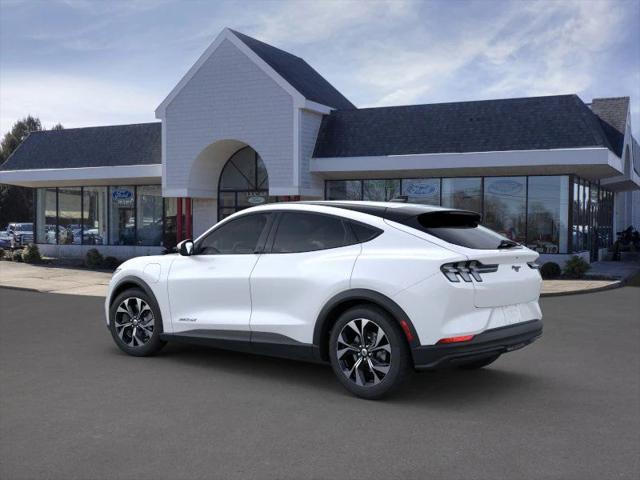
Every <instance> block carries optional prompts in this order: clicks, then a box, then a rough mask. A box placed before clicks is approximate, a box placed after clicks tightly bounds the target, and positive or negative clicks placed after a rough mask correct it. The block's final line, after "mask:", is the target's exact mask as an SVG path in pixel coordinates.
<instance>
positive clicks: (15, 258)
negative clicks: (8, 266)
mask: <svg viewBox="0 0 640 480" xmlns="http://www.w3.org/2000/svg"><path fill="white" fill-rule="evenodd" d="M11 260H13V261H14V262H22V252H21V251H20V250H15V251H14V252H13V253H12V254H11Z"/></svg>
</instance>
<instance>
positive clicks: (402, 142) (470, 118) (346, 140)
mask: <svg viewBox="0 0 640 480" xmlns="http://www.w3.org/2000/svg"><path fill="white" fill-rule="evenodd" d="M579 147H606V148H610V149H611V146H610V144H609V142H608V140H607V137H606V136H605V134H604V132H603V131H602V127H601V126H600V124H599V122H598V119H597V117H596V116H595V115H594V114H593V112H592V111H591V110H590V109H589V107H587V106H586V105H585V104H584V103H583V102H582V100H580V98H578V96H577V95H559V96H549V97H530V98H513V99H504V100H483V101H473V102H457V103H438V104H431V105H409V106H400V107H381V108H363V109H358V110H348V111H347V110H345V111H334V112H331V113H330V114H329V115H325V116H324V118H323V121H322V125H321V127H320V132H319V134H318V140H317V142H316V148H315V153H314V156H315V157H351V156H354V157H357V156H376V155H407V154H420V153H455V152H489V151H505V150H539V149H557V148H579Z"/></svg>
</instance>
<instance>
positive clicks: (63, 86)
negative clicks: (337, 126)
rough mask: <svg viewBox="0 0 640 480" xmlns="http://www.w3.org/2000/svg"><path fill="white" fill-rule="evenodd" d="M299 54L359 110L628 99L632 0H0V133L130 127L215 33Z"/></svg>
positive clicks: (638, 115) (636, 100) (638, 7)
mask: <svg viewBox="0 0 640 480" xmlns="http://www.w3.org/2000/svg"><path fill="white" fill-rule="evenodd" d="M225 26H228V27H231V28H234V29H237V30H239V31H241V32H243V33H246V34H248V35H251V36H254V37H256V38H258V39H260V40H263V41H266V42H268V43H271V44H273V45H275V46H277V47H279V48H282V49H284V50H287V51H289V52H291V53H294V54H296V55H298V56H301V57H303V58H304V59H305V60H307V62H309V63H310V64H311V65H312V66H313V67H314V68H315V69H316V70H318V71H319V72H320V73H321V74H322V75H324V76H325V77H326V78H327V79H328V80H329V81H330V82H331V83H333V84H334V85H335V86H336V87H337V88H338V89H339V90H340V91H341V92H342V93H343V94H344V95H346V96H347V97H348V98H349V99H350V100H351V101H352V102H353V103H355V104H356V105H357V106H359V107H366V106H382V105H402V104H414V103H434V102H446V101H460V100H476V99H487V98H506V97H519V96H532V95H553V94H563V93H577V94H579V95H580V96H581V98H582V99H583V100H584V101H587V102H588V101H590V100H591V99H592V98H593V97H604V96H623V95H629V96H631V97H632V115H633V116H632V124H633V127H634V128H633V129H634V133H635V135H636V136H638V132H640V0H616V1H588V0H578V1H544V2H543V1H540V2H526V1H524V0H523V1H491V0H483V1H462V0H460V1H456V0H451V1H443V2H441V1H412V0H406V1H403V0H396V1H367V2H364V1H356V2H351V1H341V2H338V1H335V2H334V1H331V0H324V1H321V0H316V1H310V2H307V1H302V0H298V1H268V0H263V1H258V2H253V1H245V2H240V1H213V0H211V1H198V0H180V1H178V0H138V1H136V0H128V1H118V0H111V1H107V0H104V1H89V0H65V1H45V0H41V1H38V0H0V132H4V131H6V130H7V129H9V128H10V126H11V124H12V123H13V122H14V121H15V120H17V119H18V118H21V117H23V116H25V115H26V114H29V113H30V114H33V115H37V116H39V117H40V118H41V119H42V121H43V123H44V125H45V127H50V126H52V125H53V124H55V123H57V122H61V123H62V124H63V125H64V126H65V127H78V126H91V125H106V124H119V123H136V122H146V121H153V120H154V113H153V112H154V109H155V108H156V106H157V105H158V104H159V103H160V102H161V101H162V100H163V99H164V97H165V96H166V95H167V94H168V93H169V91H170V90H171V89H172V88H173V86H174V85H175V84H176V83H177V82H178V80H179V79H180V78H181V77H182V75H183V74H184V73H185V72H186V71H187V70H188V69H189V67H190V66H191V65H192V64H193V63H194V62H195V60H196V59H197V58H198V57H199V56H200V54H201V53H202V52H203V51H204V50H205V49H206V47H207V46H208V45H209V43H210V42H211V41H213V39H214V38H215V37H216V36H217V34H218V33H219V32H220V31H221V30H222V29H223V28H224V27H225Z"/></svg>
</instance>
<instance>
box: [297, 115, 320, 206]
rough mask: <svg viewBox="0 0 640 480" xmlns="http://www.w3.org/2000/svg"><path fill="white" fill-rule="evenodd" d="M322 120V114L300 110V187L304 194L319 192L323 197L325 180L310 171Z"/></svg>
mask: <svg viewBox="0 0 640 480" xmlns="http://www.w3.org/2000/svg"><path fill="white" fill-rule="evenodd" d="M321 122H322V115H320V114H318V113H315V112H310V111H308V110H301V111H300V188H301V189H302V190H303V192H302V193H303V194H304V193H307V194H313V193H316V192H317V194H318V195H320V196H321V197H322V196H323V191H324V182H323V180H322V178H321V177H320V176H319V175H317V174H312V173H311V172H310V171H309V167H310V164H311V157H313V150H314V149H315V146H316V139H317V138H318V130H319V129H320V123H321Z"/></svg>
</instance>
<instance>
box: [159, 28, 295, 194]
mask: <svg viewBox="0 0 640 480" xmlns="http://www.w3.org/2000/svg"><path fill="white" fill-rule="evenodd" d="M293 112H294V106H293V99H292V97H291V95H290V94H289V93H288V92H286V91H285V90H284V89H283V88H282V87H281V86H280V85H278V84H277V83H276V82H275V81H274V80H273V79H272V78H271V77H269V76H268V75H267V74H266V73H265V72H264V71H263V70H262V69H261V68H259V67H258V66H257V65H256V63H254V62H253V61H252V60H251V59H249V58H248V57H247V55H245V53H243V52H242V51H240V50H239V49H238V47H236V46H235V45H234V44H233V43H232V42H231V41H229V40H227V39H224V40H223V41H222V42H221V43H220V44H219V45H218V47H217V49H216V50H215V51H214V52H213V53H212V54H211V55H210V56H209V57H208V58H207V59H206V61H204V63H203V64H202V65H201V66H200V68H199V70H198V71H197V72H196V73H195V74H194V75H193V76H192V77H191V78H190V79H189V81H188V82H187V83H186V84H185V85H184V86H183V88H182V89H181V90H180V91H179V92H178V93H177V95H176V96H175V97H174V98H173V100H172V101H171V102H170V103H169V104H168V105H167V106H166V110H165V112H164V114H165V117H164V118H163V123H164V131H165V134H166V138H165V139H164V141H165V157H164V158H163V166H164V172H165V178H164V185H163V187H164V188H163V195H165V196H192V197H209V198H214V197H215V196H216V195H217V188H218V178H207V180H208V184H210V185H211V189H210V190H206V189H203V188H201V186H200V185H198V186H197V188H195V187H196V186H195V185H192V183H193V179H194V178H196V179H199V180H200V181H202V178H201V176H199V175H192V168H193V167H194V163H195V160H196V158H197V157H198V155H199V154H200V153H201V152H202V151H203V150H204V149H205V148H206V147H207V146H209V145H211V144H212V143H214V142H217V141H220V140H237V141H239V142H241V143H244V144H247V145H250V146H251V147H252V148H254V149H255V150H256V151H257V152H258V153H259V154H260V156H261V157H262V159H263V160H264V162H265V165H266V167H267V171H268V174H269V186H270V189H273V190H277V191H278V193H277V194H281V195H284V194H286V193H283V192H284V191H290V194H296V192H295V189H294V188H293V185H294V179H293V168H292V166H293V159H294V155H293V154H294V141H293V137H294V114H293ZM220 161H221V162H222V161H223V160H220ZM225 161H226V159H225ZM219 168H221V166H220V167H219ZM218 171H219V170H218ZM204 173H208V172H204ZM190 190H193V191H190Z"/></svg>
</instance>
